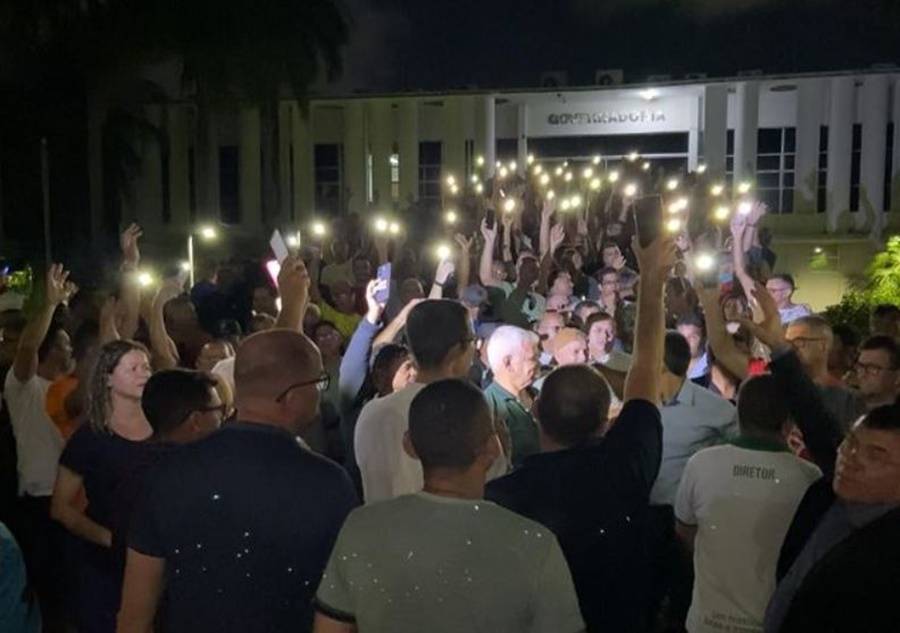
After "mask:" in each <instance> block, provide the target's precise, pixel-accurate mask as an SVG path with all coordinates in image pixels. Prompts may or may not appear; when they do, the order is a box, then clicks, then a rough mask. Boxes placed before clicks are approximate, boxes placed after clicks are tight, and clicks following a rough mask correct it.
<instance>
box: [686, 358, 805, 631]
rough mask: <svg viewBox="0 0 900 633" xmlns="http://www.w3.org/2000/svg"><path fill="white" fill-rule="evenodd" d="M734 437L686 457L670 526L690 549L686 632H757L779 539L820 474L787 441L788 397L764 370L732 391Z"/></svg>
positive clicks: (771, 584) (769, 591) (770, 589)
mask: <svg viewBox="0 0 900 633" xmlns="http://www.w3.org/2000/svg"><path fill="white" fill-rule="evenodd" d="M738 418H739V420H740V435H739V436H738V438H737V439H736V440H735V441H734V442H733V443H731V444H729V445H724V446H715V447H712V448H706V449H703V450H701V451H699V452H698V453H696V454H695V455H694V456H693V457H692V458H691V459H690V461H689V462H688V464H687V467H686V468H685V469H684V474H683V475H682V478H681V485H680V486H679V488H678V496H677V499H676V502H675V516H676V532H677V533H678V535H679V536H680V537H681V538H682V539H683V541H684V542H685V543H686V545H687V546H688V547H689V548H692V549H693V551H694V591H693V599H692V601H691V607H690V611H689V612H688V618H687V630H688V631H689V633H713V632H715V633H748V632H752V631H762V627H763V617H764V616H765V611H766V605H767V604H768V602H769V598H770V596H771V595H772V592H773V591H774V589H775V568H776V564H777V562H778V555H779V552H780V551H781V544H782V542H783V541H784V536H785V534H786V533H787V530H788V527H789V526H790V523H791V520H792V518H793V516H794V512H795V511H796V509H797V506H798V504H799V503H800V500H801V499H802V498H803V495H804V493H805V492H806V489H807V488H808V487H809V486H810V485H811V484H812V483H813V482H814V481H816V480H817V479H818V478H819V477H821V475H822V473H821V472H820V471H819V469H818V468H817V467H816V466H814V465H813V464H811V463H809V462H806V461H804V460H802V459H800V458H799V457H796V456H795V455H793V454H792V453H791V452H790V451H789V449H788V447H787V441H786V437H787V433H788V431H789V427H790V423H791V420H790V409H789V406H788V398H787V397H786V396H785V395H784V394H783V393H781V392H780V390H779V387H778V383H777V382H776V379H775V378H773V377H772V376H770V375H765V376H756V377H754V378H751V379H750V380H749V381H747V382H746V383H745V384H744V385H743V387H742V388H741V391H740V394H739V396H738Z"/></svg>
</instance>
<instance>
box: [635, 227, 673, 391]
mask: <svg viewBox="0 0 900 633" xmlns="http://www.w3.org/2000/svg"><path fill="white" fill-rule="evenodd" d="M632 248H633V250H634V252H635V255H636V256H637V259H638V265H639V266H640V269H641V288H640V292H639V293H638V308H637V317H636V322H635V336H634V354H633V356H632V361H631V369H629V370H628V377H627V378H625V402H628V401H629V400H634V399H640V400H647V401H648V402H652V403H654V404H659V395H660V387H659V378H660V368H661V367H662V361H663V341H664V337H665V331H666V326H665V304H664V299H663V295H664V291H665V282H666V279H667V278H668V276H669V271H670V270H671V269H672V266H673V265H674V264H675V242H674V241H673V240H672V238H671V237H660V238H657V239H656V241H654V242H653V243H652V244H650V245H649V246H648V247H647V248H641V247H640V246H639V245H638V243H637V240H636V239H635V241H634V244H633V246H632Z"/></svg>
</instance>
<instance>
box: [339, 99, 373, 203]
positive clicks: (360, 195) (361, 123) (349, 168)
mask: <svg viewBox="0 0 900 633" xmlns="http://www.w3.org/2000/svg"><path fill="white" fill-rule="evenodd" d="M366 160H367V156H366V116H365V108H364V106H363V102H362V101H361V100H358V99H354V100H352V101H348V102H347V103H346V104H345V105H344V169H343V183H342V184H343V186H344V191H345V192H346V193H345V196H344V206H345V207H346V208H347V209H348V210H349V211H351V212H355V213H363V212H365V210H366V208H367V207H368V202H369V201H368V191H367V187H366V184H367V183H366V174H367V171H368V170H367V166H366Z"/></svg>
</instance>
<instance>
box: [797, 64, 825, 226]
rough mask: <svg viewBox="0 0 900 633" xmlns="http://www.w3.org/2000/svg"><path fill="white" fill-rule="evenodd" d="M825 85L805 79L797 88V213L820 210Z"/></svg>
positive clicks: (819, 81)
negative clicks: (821, 145) (820, 145)
mask: <svg viewBox="0 0 900 633" xmlns="http://www.w3.org/2000/svg"><path fill="white" fill-rule="evenodd" d="M826 85H827V84H826V82H825V81H822V80H821V79H805V80H802V81H800V82H799V84H798V85H797V102H796V111H795V121H796V130H797V132H796V148H795V155H794V213H815V212H816V210H817V207H818V196H819V141H820V136H821V133H820V130H821V127H822V123H823V121H824V119H825V104H826V101H825V95H826V91H825V88H826Z"/></svg>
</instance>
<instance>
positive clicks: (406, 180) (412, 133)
mask: <svg viewBox="0 0 900 633" xmlns="http://www.w3.org/2000/svg"><path fill="white" fill-rule="evenodd" d="M398 114H399V123H400V124H399V129H398V130H397V144H398V146H399V150H400V151H399V154H400V206H401V207H405V206H406V205H408V204H411V203H413V202H415V201H416V200H418V199H419V101H418V99H415V98H408V99H403V100H402V101H400V104H399V112H398Z"/></svg>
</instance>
